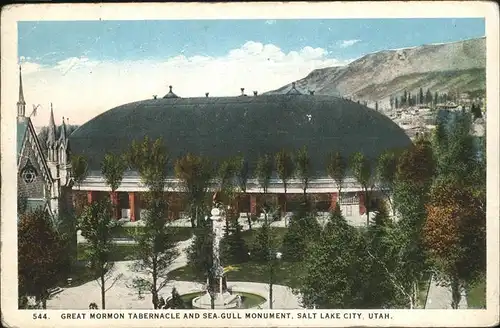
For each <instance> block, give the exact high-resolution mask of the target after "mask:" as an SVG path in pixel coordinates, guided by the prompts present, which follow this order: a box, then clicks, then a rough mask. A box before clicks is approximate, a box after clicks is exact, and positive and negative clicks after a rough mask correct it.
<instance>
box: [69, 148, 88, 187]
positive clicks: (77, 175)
mask: <svg viewBox="0 0 500 328" xmlns="http://www.w3.org/2000/svg"><path fill="white" fill-rule="evenodd" d="M87 170H88V163H87V159H86V158H85V156H82V155H72V156H71V177H72V178H73V181H74V182H75V184H76V185H77V186H78V188H80V185H81V184H82V182H83V180H85V177H86V176H87Z"/></svg>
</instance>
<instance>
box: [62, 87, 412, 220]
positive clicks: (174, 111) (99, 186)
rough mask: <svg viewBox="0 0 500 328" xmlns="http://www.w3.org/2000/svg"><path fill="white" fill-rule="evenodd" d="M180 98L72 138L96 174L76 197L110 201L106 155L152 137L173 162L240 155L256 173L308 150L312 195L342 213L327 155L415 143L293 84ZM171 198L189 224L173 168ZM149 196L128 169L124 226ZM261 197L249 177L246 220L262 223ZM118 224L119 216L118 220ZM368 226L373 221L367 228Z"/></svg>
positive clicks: (320, 205) (349, 192)
mask: <svg viewBox="0 0 500 328" xmlns="http://www.w3.org/2000/svg"><path fill="white" fill-rule="evenodd" d="M241 91H242V94H241V96H236V97H209V94H208V93H207V94H205V97H198V98H181V97H179V96H177V95H176V94H175V93H174V92H173V90H172V87H170V91H169V92H168V93H167V94H166V95H165V96H164V97H162V98H158V97H156V96H154V97H153V98H152V99H147V100H142V101H137V102H132V103H128V104H124V105H121V106H118V107H115V108H112V109H110V110H108V111H106V112H104V113H102V114H100V115H98V116H96V117H95V118H93V119H91V120H90V121H88V122H87V123H85V124H83V125H82V126H80V127H79V128H78V129H77V130H75V131H74V132H73V133H72V134H71V135H70V136H69V144H70V145H71V152H72V154H78V155H83V156H85V158H86V159H87V161H88V174H87V177H86V179H85V180H84V181H83V183H81V184H80V185H79V186H78V187H77V186H73V192H79V193H86V197H87V201H92V200H94V199H98V198H101V197H109V192H110V188H109V187H108V186H107V185H106V183H105V181H104V179H103V177H102V174H101V172H100V165H101V162H102V160H103V158H104V156H105V155H106V154H107V153H115V154H121V153H124V152H125V151H127V149H129V147H130V145H131V143H132V142H133V141H134V140H137V141H139V140H142V139H143V138H144V137H145V136H148V137H149V138H151V139H156V138H159V137H161V138H162V139H163V142H164V143H165V146H166V147H167V149H168V152H169V156H170V158H171V159H173V160H175V159H177V158H179V157H181V156H183V155H185V154H187V153H192V154H198V155H203V156H206V157H208V158H210V159H211V160H213V161H214V162H218V161H222V160H225V159H228V158H231V157H234V156H241V157H243V158H245V159H246V160H247V161H248V163H249V166H250V175H251V176H252V172H253V170H254V168H255V163H256V161H257V159H258V158H259V157H260V156H262V155H264V154H268V155H270V156H272V157H273V159H274V154H276V153H277V152H278V151H280V150H281V149H286V150H288V151H290V152H295V151H297V150H298V149H300V148H302V147H304V146H305V147H307V149H308V153H309V155H310V158H311V165H312V170H313V177H312V179H311V181H310V183H309V187H308V188H307V193H308V194H310V195H311V197H313V198H314V199H315V203H316V204H317V209H318V210H319V211H328V209H330V208H331V207H332V206H335V204H336V202H337V199H338V195H337V186H336V184H335V183H334V181H333V180H332V179H331V178H329V177H328V175H327V174H326V159H327V156H328V154H329V153H332V152H337V151H339V152H340V153H341V154H342V155H343V156H344V157H345V158H348V157H349V156H350V155H351V154H353V153H355V152H361V153H363V154H364V155H365V156H367V157H369V158H370V159H372V160H375V159H376V158H377V157H378V156H379V154H381V153H382V152H384V151H386V150H388V149H397V148H403V147H407V146H408V145H410V144H411V141H410V139H409V138H408V137H407V135H406V134H405V132H404V131H403V130H402V129H401V128H400V127H398V126H397V125H396V124H395V123H394V122H392V121H391V120H390V119H389V118H388V117H386V116H384V115H383V114H381V113H379V112H377V111H375V110H373V109H370V108H368V107H366V106H363V105H361V104H357V103H354V102H352V101H349V100H346V99H342V98H339V97H333V96H321V95H314V93H313V92H306V93H305V92H301V91H299V90H298V89H296V87H295V85H292V88H291V89H290V90H289V92H288V93H286V94H282V95H265V94H264V95H258V94H257V92H253V95H251V96H247V95H246V94H245V93H244V89H242V90H241ZM170 170H171V172H170V173H171V174H170V176H169V181H168V186H169V189H168V191H167V196H166V197H169V200H170V201H169V209H168V210H169V214H168V215H169V218H171V219H176V218H178V217H179V216H182V212H183V210H184V209H183V206H182V204H181V203H180V201H175V199H178V197H175V196H176V195H177V196H178V195H179V193H181V192H182V188H181V186H180V183H179V181H177V180H176V179H175V177H174V174H173V165H171V169H170ZM361 190H362V189H361V187H360V186H359V185H358V183H356V181H355V180H354V179H353V178H352V177H348V178H347V179H346V182H345V184H344V186H343V188H342V197H341V201H342V203H341V204H340V205H341V209H342V210H343V213H344V215H346V217H347V218H349V216H361V215H363V214H364V213H365V203H364V200H363V197H362V192H361ZM145 191H146V189H145V187H144V186H143V185H142V184H141V182H140V177H139V175H138V173H137V172H135V171H132V170H127V171H126V173H125V176H124V178H123V181H122V183H121V185H120V187H119V188H118V190H117V194H115V195H113V196H112V200H113V202H114V203H115V204H116V205H117V206H118V207H119V208H120V209H121V211H119V213H121V218H126V219H129V220H130V221H137V220H140V219H141V211H142V210H143V208H142V204H141V194H142V193H144V192H145ZM268 194H270V195H271V197H274V198H273V199H275V201H276V203H278V204H281V203H282V202H283V201H284V199H283V197H284V188H283V185H282V182H281V180H279V179H278V178H277V177H276V176H274V177H273V179H272V180H271V184H270V186H269V188H268ZM301 194H302V185H301V183H300V181H298V180H295V179H293V180H292V181H290V183H289V186H288V188H287V204H289V205H287V207H288V210H289V211H292V210H293V206H294V205H293V199H294V197H296V198H298V197H297V196H299V195H301ZM262 197H263V196H262V189H261V188H260V187H259V184H258V183H257V181H256V179H254V178H250V179H249V181H248V187H247V190H246V192H245V194H244V195H241V197H239V199H240V204H239V208H240V212H242V213H243V212H244V213H252V214H255V215H258V214H259V212H260V211H261V205H262V202H261V199H262ZM119 216H120V215H119ZM364 222H365V221H364Z"/></svg>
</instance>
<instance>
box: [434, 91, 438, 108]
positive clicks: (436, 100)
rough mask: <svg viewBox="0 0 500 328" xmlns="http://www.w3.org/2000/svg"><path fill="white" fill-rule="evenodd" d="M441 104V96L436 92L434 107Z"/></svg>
mask: <svg viewBox="0 0 500 328" xmlns="http://www.w3.org/2000/svg"><path fill="white" fill-rule="evenodd" d="M438 103H439V95H438V93H437V91H436V92H434V107H436V105H437V104H438Z"/></svg>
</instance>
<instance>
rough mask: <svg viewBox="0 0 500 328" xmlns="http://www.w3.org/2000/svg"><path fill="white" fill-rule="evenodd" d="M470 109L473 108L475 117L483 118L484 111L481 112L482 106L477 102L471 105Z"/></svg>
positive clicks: (472, 111)
mask: <svg viewBox="0 0 500 328" xmlns="http://www.w3.org/2000/svg"><path fill="white" fill-rule="evenodd" d="M470 110H471V113H472V115H473V116H474V119H478V118H482V117H483V113H482V112H481V108H479V106H478V105H476V104H474V103H473V104H472V105H471V108H470Z"/></svg>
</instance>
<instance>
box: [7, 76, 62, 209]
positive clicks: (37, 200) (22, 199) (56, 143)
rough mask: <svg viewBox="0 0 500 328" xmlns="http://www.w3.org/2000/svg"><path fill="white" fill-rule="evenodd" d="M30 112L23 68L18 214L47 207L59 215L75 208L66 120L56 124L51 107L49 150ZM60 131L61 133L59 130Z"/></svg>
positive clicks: (20, 84)
mask: <svg viewBox="0 0 500 328" xmlns="http://www.w3.org/2000/svg"><path fill="white" fill-rule="evenodd" d="M30 116H31V115H27V113H26V101H25V99H24V92H23V81H22V75H21V68H19V98H18V101H17V132H16V136H17V171H18V177H17V190H18V191H17V198H18V201H17V203H18V214H23V213H25V212H30V211H34V210H37V209H43V210H45V211H47V212H48V213H49V214H50V215H51V216H52V217H54V218H57V217H60V216H61V215H62V212H64V211H71V201H70V199H71V179H70V158H69V156H70V149H69V139H68V134H67V129H66V125H65V123H64V120H63V122H62V124H61V126H60V127H59V128H58V127H56V124H55V120H54V113H53V110H52V107H51V109H50V122H49V137H48V139H47V147H46V148H47V149H48V150H47V153H45V152H44V150H43V149H44V148H45V147H42V145H41V144H40V141H39V139H38V136H37V133H36V130H35V128H34V126H33V123H32V121H31V118H30ZM58 132H59V133H58Z"/></svg>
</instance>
